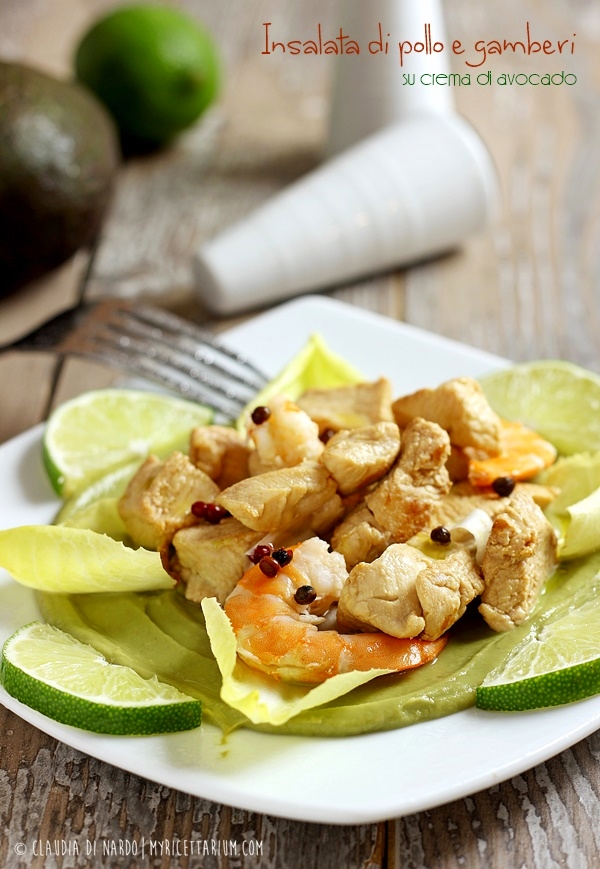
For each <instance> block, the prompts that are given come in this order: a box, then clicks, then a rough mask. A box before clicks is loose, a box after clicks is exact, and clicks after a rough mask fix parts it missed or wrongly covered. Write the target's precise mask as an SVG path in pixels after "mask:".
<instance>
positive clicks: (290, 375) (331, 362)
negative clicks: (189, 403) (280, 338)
mask: <svg viewBox="0 0 600 869" xmlns="http://www.w3.org/2000/svg"><path fill="white" fill-rule="evenodd" d="M364 379H365V378H364V377H363V376H362V374H360V373H359V371H357V369H356V368H354V366H353V365H351V364H350V363H349V362H346V360H345V359H344V358H343V357H342V356H340V355H339V354H338V353H334V351H333V350H331V349H330V348H329V347H328V346H327V344H326V343H325V340H324V338H323V337H322V336H321V335H319V334H314V335H311V337H310V338H309V339H308V341H307V342H306V344H305V345H304V347H303V348H302V350H300V352H299V353H297V354H296V355H295V356H294V357H293V359H291V360H290V361H289V362H288V364H287V365H286V366H285V368H284V369H283V370H282V371H281V372H280V373H279V374H278V375H277V377H275V378H274V379H273V380H271V381H269V383H267V385H266V386H265V387H264V389H262V390H261V391H260V392H259V393H258V395H257V396H256V397H255V398H253V399H252V401H251V402H250V403H249V404H248V405H246V407H245V408H244V410H243V411H242V413H241V414H240V416H239V418H238V422H237V427H238V430H239V431H245V430H246V423H247V419H248V416H249V415H250V413H251V411H252V409H253V408H255V407H257V406H258V405H261V404H268V403H269V400H270V399H271V398H273V396H274V395H285V396H286V398H290V399H291V400H292V401H295V400H296V399H297V398H299V397H300V396H301V395H302V393H303V392H306V390H307V389H312V388H313V387H318V388H319V389H328V388H329V387H335V386H347V385H350V384H352V383H361V382H363V381H364Z"/></svg>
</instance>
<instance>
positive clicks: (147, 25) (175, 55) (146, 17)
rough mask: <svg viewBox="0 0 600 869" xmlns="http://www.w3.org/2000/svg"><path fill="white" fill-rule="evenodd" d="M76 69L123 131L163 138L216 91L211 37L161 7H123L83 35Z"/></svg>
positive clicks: (194, 116) (180, 15)
mask: <svg viewBox="0 0 600 869" xmlns="http://www.w3.org/2000/svg"><path fill="white" fill-rule="evenodd" d="M75 72H76V75H77V78H78V79H79V81H81V82H83V84H85V85H87V86H88V87H89V88H90V89H91V90H92V91H93V92H94V93H95V94H96V96H98V97H99V98H100V99H101V100H102V102H103V103H104V104H105V105H106V106H107V107H108V109H109V111H110V112H111V113H112V115H113V117H114V118H115V120H116V122H117V124H118V126H119V129H120V130H121V133H122V134H123V135H124V136H125V137H128V136H129V137H134V138H137V139H142V140H146V141H149V142H154V143H157V144H162V143H164V142H167V141H168V140H169V139H171V138H173V136H175V135H176V134H177V133H179V132H180V131H181V130H184V129H185V128H186V127H189V126H190V125H191V124H192V123H193V122H194V121H195V120H196V119H197V118H198V117H199V116H200V115H201V114H202V112H203V111H204V110H205V109H206V108H207V106H209V105H210V103H211V102H212V101H213V99H214V97H215V96H216V93H217V91H218V85H219V60H218V54H217V49H216V47H215V43H214V41H213V39H212V37H211V35H210V34H209V33H208V32H207V31H206V30H205V29H204V28H203V27H202V26H200V24H199V23H198V22H197V21H195V20H194V19H193V18H190V17H189V16H187V15H185V14H184V13H182V12H179V11H178V10H177V9H173V8H171V7H165V6H150V5H139V6H127V7H122V8H119V9H117V10H116V11H115V12H112V13H111V14H109V15H107V16H106V17H104V18H102V19H100V20H99V21H98V22H97V23H96V24H95V25H94V26H93V27H92V28H91V29H90V30H89V31H88V32H87V33H86V34H85V35H84V36H83V38H82V40H81V42H80V43H79V46H78V48H77V51H76V54H75Z"/></svg>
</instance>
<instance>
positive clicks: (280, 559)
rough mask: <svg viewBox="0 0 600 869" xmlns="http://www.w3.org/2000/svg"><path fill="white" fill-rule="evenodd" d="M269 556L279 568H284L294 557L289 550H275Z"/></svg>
mask: <svg viewBox="0 0 600 869" xmlns="http://www.w3.org/2000/svg"><path fill="white" fill-rule="evenodd" d="M271 554H272V556H273V558H274V559H275V561H276V562H277V564H279V566H280V567H285V566H286V564H289V563H290V561H291V560H292V558H293V555H294V553H293V552H292V550H291V549H276V550H275V551H274V552H273V553H271Z"/></svg>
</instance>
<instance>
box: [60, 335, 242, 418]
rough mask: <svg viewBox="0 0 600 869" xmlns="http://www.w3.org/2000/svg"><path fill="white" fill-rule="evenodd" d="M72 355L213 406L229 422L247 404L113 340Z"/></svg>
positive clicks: (99, 343)
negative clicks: (105, 364) (106, 365)
mask: <svg viewBox="0 0 600 869" xmlns="http://www.w3.org/2000/svg"><path fill="white" fill-rule="evenodd" d="M71 352H73V353H75V354H76V355H82V356H85V357H86V358H93V359H97V360H98V361H100V362H105V363H107V364H108V365H110V366H111V367H113V368H118V369H119V370H120V371H125V372H127V373H129V374H134V375H136V376H138V377H142V378H144V379H145V380H150V381H151V382H153V383H156V384H157V385H159V386H161V387H163V388H166V389H169V390H171V391H173V392H176V393H178V394H179V395H182V396H183V397H184V398H187V399H189V400H190V401H197V402H199V403H200V404H204V405H207V406H208V407H211V408H212V409H213V410H216V411H218V412H219V413H220V414H222V415H223V416H224V417H225V418H227V419H228V420H234V419H236V418H237V417H238V416H239V414H240V412H241V410H242V409H243V408H244V406H245V404H246V402H243V401H240V400H239V399H237V398H230V397H229V396H227V395H226V394H225V393H224V392H222V391H219V390H213V389H211V388H210V387H208V386H207V385H206V384H203V383H200V382H198V381H194V380H192V379H190V378H189V377H186V376H185V374H183V373H181V372H177V371H176V369H173V368H172V367H167V366H164V365H161V364H160V363H159V362H158V361H157V360H156V359H153V358H152V357H149V356H143V355H140V354H139V353H138V352H136V351H135V350H134V349H133V348H131V349H128V348H123V347H120V346H119V345H118V344H115V343H114V342H112V341H108V342H106V344H105V343H104V342H103V340H102V339H101V338H100V337H99V340H98V341H97V342H96V343H95V345H89V346H85V345H82V346H81V347H80V348H78V349H73V350H72V351H71ZM177 374H179V375H180V376H177Z"/></svg>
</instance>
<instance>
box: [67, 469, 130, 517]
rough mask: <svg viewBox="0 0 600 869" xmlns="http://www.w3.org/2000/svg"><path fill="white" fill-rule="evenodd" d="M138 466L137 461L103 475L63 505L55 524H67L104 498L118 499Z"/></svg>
mask: <svg viewBox="0 0 600 869" xmlns="http://www.w3.org/2000/svg"><path fill="white" fill-rule="evenodd" d="M139 466H140V462H139V461H135V462H130V463H129V464H128V465H123V467H121V468H117V469H116V471H111V472H110V473H109V474H104V476H102V477H100V478H99V479H97V480H94V482H93V483H92V484H91V485H90V486H87V487H86V488H85V489H83V490H82V491H81V492H79V494H78V495H74V496H73V497H72V498H69V499H68V500H66V501H65V502H64V503H63V505H62V507H61V508H60V511H59V512H58V514H57V516H56V519H55V520H54V521H55V522H56V523H57V524H61V523H63V522H64V523H67V522H68V520H70V519H73V518H74V517H75V516H77V514H79V513H82V512H83V511H86V510H89V509H90V508H91V506H92V505H93V504H94V503H95V502H96V501H100V500H103V499H104V498H116V499H118V498H120V497H121V495H122V494H123V492H124V491H125V489H126V488H127V484H128V483H129V481H130V480H131V478H132V477H133V475H134V474H135V472H136V471H137V470H138V468H139ZM88 527H91V526H88ZM94 530H96V529H94Z"/></svg>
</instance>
